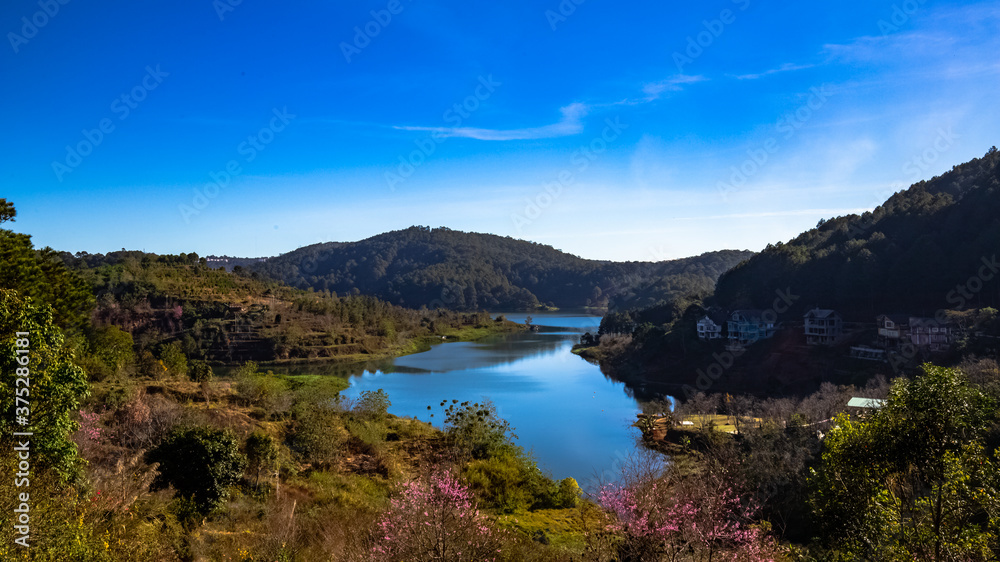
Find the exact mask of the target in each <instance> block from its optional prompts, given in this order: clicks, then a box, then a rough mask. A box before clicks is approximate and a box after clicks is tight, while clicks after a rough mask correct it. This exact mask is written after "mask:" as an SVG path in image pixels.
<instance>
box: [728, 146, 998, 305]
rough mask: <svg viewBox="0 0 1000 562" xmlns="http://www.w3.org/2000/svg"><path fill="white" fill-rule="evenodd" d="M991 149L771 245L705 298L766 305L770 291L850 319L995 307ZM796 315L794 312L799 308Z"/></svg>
mask: <svg viewBox="0 0 1000 562" xmlns="http://www.w3.org/2000/svg"><path fill="white" fill-rule="evenodd" d="M998 249H1000V153H998V151H997V149H996V147H993V148H991V149H990V151H989V152H987V153H986V155H985V156H983V157H982V158H977V159H974V160H972V161H969V162H966V163H965V164H959V165H957V166H955V167H953V168H952V169H951V171H949V172H946V173H944V174H942V175H940V176H937V177H934V178H932V179H930V180H927V181H921V182H919V183H916V184H914V185H912V186H910V188H909V189H906V190H904V191H900V192H899V193H896V194H895V195H893V196H892V197H890V198H889V199H888V200H887V201H886V202H885V203H883V204H882V205H880V206H878V207H876V208H875V209H874V210H872V211H870V212H866V213H864V214H861V215H847V216H842V217H836V218H833V219H830V220H827V221H821V222H820V224H819V225H818V226H817V227H816V228H814V229H812V230H809V231H807V232H804V233H802V234H800V235H799V236H797V237H796V238H794V239H792V240H790V241H789V242H787V243H777V244H774V245H770V246H768V247H767V249H765V250H764V251H762V252H761V253H759V254H757V255H755V256H753V257H752V258H750V259H749V260H748V261H747V262H746V263H743V264H740V265H739V266H737V267H735V268H733V269H732V270H731V271H729V272H727V273H726V274H725V275H723V276H722V277H721V278H720V279H719V283H718V287H717V288H716V290H715V296H714V298H713V299H712V302H713V303H714V304H716V305H718V306H720V307H722V308H725V309H729V310H732V309H738V308H767V307H768V306H770V305H771V303H772V301H773V300H774V296H775V290H777V289H782V290H784V289H786V288H790V289H791V291H792V292H793V293H794V294H796V295H799V296H800V298H799V300H798V301H796V302H795V303H794V305H793V307H792V309H791V312H792V313H802V312H804V309H805V308H807V307H812V306H817V305H818V306H821V307H823V308H833V309H836V310H837V311H839V312H840V313H841V314H842V315H845V316H846V317H848V318H851V319H863V320H867V321H872V319H873V318H874V316H875V315H876V314H882V313H887V312H905V313H911V314H916V315H924V316H934V313H935V311H937V310H940V309H962V308H968V307H972V308H977V307H987V306H988V307H993V308H997V307H1000V284H997V283H996V282H993V283H989V281H990V280H991V279H993V277H994V276H995V275H997V273H998V269H1000V264H998V263H997V262H996V255H997V250H998ZM800 315H801V314H800Z"/></svg>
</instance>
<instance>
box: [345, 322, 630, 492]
mask: <svg viewBox="0 0 1000 562" xmlns="http://www.w3.org/2000/svg"><path fill="white" fill-rule="evenodd" d="M505 316H506V317H507V318H508V319H509V320H513V321H515V322H524V320H525V317H526V316H529V315H528V314H524V313H520V314H516V313H509V314H506V315H505ZM530 316H531V317H532V324H535V325H538V326H542V328H541V329H540V330H539V331H538V332H523V333H516V334H507V335H502V336H496V337H491V338H489V339H486V340H481V341H478V342H455V343H445V344H442V345H438V346H435V347H434V348H432V349H431V350H430V351H427V352H425V353H419V354H414V355H408V356H405V357H400V358H397V359H395V360H394V361H391V365H382V366H381V367H380V368H377V369H373V370H370V371H366V372H364V373H355V374H354V376H352V377H351V387H350V388H349V389H348V390H346V391H345V392H344V394H346V395H347V396H349V397H351V398H354V397H357V396H358V395H360V394H361V392H363V391H365V390H375V389H378V388H382V389H384V390H385V391H386V392H387V393H388V394H389V399H390V400H391V401H392V406H391V407H390V408H389V411H390V412H392V413H393V414H396V415H399V416H412V417H416V418H418V419H422V420H424V421H430V422H432V423H434V424H435V425H437V426H439V427H440V426H441V423H442V421H443V419H442V418H443V414H442V409H441V408H440V406H439V404H440V402H441V401H442V400H452V399H457V400H459V401H460V402H463V401H466V400H468V401H472V402H476V401H481V400H483V399H484V398H488V399H490V400H492V401H493V402H494V404H496V407H497V412H498V413H499V415H500V416H501V417H503V418H505V419H506V420H508V421H509V422H510V424H511V426H513V427H514V428H515V429H514V433H516V434H517V435H518V437H519V439H518V443H519V444H520V445H522V446H523V447H525V449H528V450H531V451H532V452H533V454H534V456H535V459H536V460H537V461H538V464H539V466H540V467H541V468H542V469H543V470H546V471H548V472H550V473H551V474H552V476H554V477H556V478H565V477H567V476H572V477H574V478H576V479H577V480H578V481H580V483H581V485H584V486H585V487H592V486H587V484H588V483H591V482H592V481H593V479H594V477H595V476H597V475H601V476H602V477H604V478H605V479H606V477H607V475H608V474H610V473H613V472H614V470H616V459H620V458H624V457H628V456H630V455H632V454H633V453H634V452H635V450H636V440H637V437H638V431H637V430H636V429H635V428H634V427H632V423H633V422H634V421H635V419H636V418H635V415H636V413H638V411H639V408H638V405H637V404H636V401H635V400H634V399H633V398H632V397H631V396H630V393H629V392H628V391H627V389H626V388H625V385H624V384H622V383H620V382H617V381H614V380H612V379H609V378H608V377H606V376H605V375H604V374H603V373H602V372H601V370H600V368H599V367H598V366H596V365H592V364H590V363H588V362H587V361H585V360H583V359H581V358H580V357H578V356H576V355H574V354H573V353H572V352H571V351H570V350H571V348H572V346H573V344H574V343H576V342H577V341H579V337H580V334H582V333H584V332H586V331H591V332H595V331H596V330H597V327H598V325H599V323H600V317H598V316H592V315H585V314H568V313H554V314H553V313H544V314H530ZM428 406H431V410H428V409H427V407H428ZM432 414H433V415H434V417H431V415H432ZM618 462H620V461H618Z"/></svg>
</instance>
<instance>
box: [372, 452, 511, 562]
mask: <svg viewBox="0 0 1000 562" xmlns="http://www.w3.org/2000/svg"><path fill="white" fill-rule="evenodd" d="M503 535H504V533H503V532H502V531H500V530H498V529H496V528H494V527H493V526H492V524H491V522H490V521H489V519H487V517H486V516H485V515H484V514H482V513H480V512H479V510H478V509H477V507H476V504H475V501H474V499H473V497H472V494H471V493H470V492H469V489H468V488H467V487H465V486H463V485H462V484H461V483H460V482H459V481H458V480H457V479H456V478H455V477H454V476H453V475H452V474H451V472H449V471H447V470H442V471H437V472H434V473H432V474H431V475H430V476H427V477H424V478H421V479H418V480H413V481H410V482H406V483H404V484H402V486H401V487H400V490H399V493H398V496H397V497H396V498H394V499H393V500H392V501H391V503H390V506H389V509H388V511H386V512H385V513H384V514H383V515H382V517H381V518H380V519H379V521H378V523H377V525H376V528H375V531H374V537H373V540H374V545H373V546H372V547H371V550H370V553H369V554H370V559H371V560H378V561H380V562H382V561H384V562H392V561H406V562H411V561H412V562H419V561H425V560H426V561H430V560H448V561H454V562H463V561H470V562H471V561H477V562H481V561H495V560H497V559H498V558H499V555H500V551H501V546H502V544H504V543H505V542H508V541H509V540H510V537H505V536H503Z"/></svg>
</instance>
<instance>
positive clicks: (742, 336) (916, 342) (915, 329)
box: [696, 308, 981, 369]
mask: <svg viewBox="0 0 1000 562" xmlns="http://www.w3.org/2000/svg"><path fill="white" fill-rule="evenodd" d="M723 325H725V326H726V334H725V336H723V333H722V326H723ZM781 328H787V329H801V330H802V333H803V334H804V335H805V342H806V344H807V345H823V346H830V347H849V354H850V356H851V357H854V358H856V359H864V360H868V361H882V362H887V363H889V364H891V365H892V366H893V368H894V369H896V368H898V367H899V366H900V365H902V364H904V363H906V362H907V361H909V360H910V359H912V358H914V357H917V356H918V355H920V356H923V357H925V358H926V357H928V356H929V355H930V354H934V353H944V352H947V351H949V350H950V349H951V347H952V345H954V343H955V342H956V341H958V340H959V339H961V338H962V337H964V336H965V335H966V334H965V330H964V329H963V328H962V326H960V325H959V323H958V322H956V321H951V320H947V319H944V320H938V319H936V318H925V317H920V316H910V315H908V314H880V315H878V316H876V317H875V322H874V324H872V323H869V322H845V321H844V319H843V317H842V316H841V315H840V314H839V313H838V312H837V311H835V310H831V309H825V308H813V309H812V310H810V311H808V312H806V314H805V315H804V316H803V319H802V322H801V323H798V322H796V323H791V324H784V323H783V324H781V325H779V324H777V323H776V322H775V320H774V319H773V318H768V316H767V313H766V312H765V311H762V310H734V311H733V312H732V313H731V314H726V313H724V312H721V311H710V312H709V313H708V314H706V315H705V316H703V317H702V318H701V319H700V320H698V322H697V328H696V329H697V331H698V338H699V339H701V340H717V339H722V338H723V337H725V338H726V339H727V340H728V341H727V345H726V349H727V350H729V351H743V350H744V349H746V347H747V346H749V345H753V344H754V343H756V342H758V341H760V340H764V339H770V338H772V337H773V336H774V335H775V333H776V332H777V331H778V330H779V329H781ZM873 335H874V336H875V337H874V338H872V336H873ZM975 335H981V334H975Z"/></svg>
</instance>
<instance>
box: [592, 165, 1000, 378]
mask: <svg viewBox="0 0 1000 562" xmlns="http://www.w3.org/2000/svg"><path fill="white" fill-rule="evenodd" d="M998 164H1000V152H998V151H997V149H996V148H995V147H994V148H991V149H990V150H989V151H988V152H987V153H986V154H985V155H984V156H983V157H982V158H977V159H974V160H972V161H970V162H967V163H965V164H960V165H957V166H954V167H953V168H952V169H951V171H949V172H947V173H945V174H942V175H941V176H937V177H934V178H932V179H930V180H927V181H921V182H919V183H916V184H914V185H912V186H911V187H910V188H909V189H906V190H904V191H900V192H898V193H896V194H894V195H893V196H891V197H890V198H889V199H888V200H887V201H886V202H885V203H883V204H882V205H880V206H878V207H877V208H875V209H874V210H872V211H870V212H866V213H864V214H861V215H848V216H843V217H836V218H833V219H830V220H826V221H820V224H819V225H818V226H817V227H816V228H814V229H811V230H809V231H807V232H804V233H802V234H800V235H799V236H797V237H795V238H794V239H792V240H791V241H789V242H787V243H777V244H773V245H769V246H768V247H767V248H766V249H765V250H764V251H762V252H760V253H759V254H756V255H754V256H753V257H751V258H750V259H748V260H746V261H744V262H742V263H740V264H738V265H737V266H736V267H734V268H733V269H731V270H730V271H728V272H726V273H724V274H723V275H722V276H721V277H720V279H719V282H718V284H717V287H716V289H715V293H714V294H713V295H712V296H711V297H709V298H707V299H699V298H698V297H697V296H693V295H688V296H685V297H684V298H678V299H675V300H674V301H673V302H671V303H665V304H660V305H656V306H650V307H635V308H631V309H627V310H619V311H615V312H612V313H610V314H608V315H606V316H605V317H604V319H603V320H602V323H601V329H600V336H601V338H602V339H601V343H602V345H601V349H592V350H590V351H588V352H587V353H588V355H592V356H596V357H599V358H600V360H601V361H602V365H603V366H604V367H606V368H607V369H608V370H610V371H613V372H614V374H615V376H616V377H618V378H620V379H622V380H625V381H626V382H629V383H631V384H633V385H635V386H638V387H642V386H644V385H647V384H649V385H654V386H655V385H666V386H664V387H663V388H666V389H667V390H668V391H669V392H673V393H680V392H681V389H682V388H687V389H690V388H693V386H692V385H695V384H696V382H697V381H698V380H699V377H701V379H700V380H702V381H703V382H704V381H708V382H710V383H711V385H712V386H713V388H716V389H721V388H726V389H727V390H730V391H734V392H735V391H743V392H756V393H765V394H771V393H775V392H779V390H780V392H784V393H795V394H801V393H804V392H811V391H812V390H815V389H816V388H818V387H819V385H820V384H822V383H823V382H830V381H834V382H840V383H853V384H861V385H863V384H864V382H865V381H866V380H867V379H868V378H870V377H872V376H876V375H879V374H882V375H886V376H891V375H893V374H898V371H899V369H900V368H903V369H906V370H912V369H914V368H915V367H916V366H918V365H919V364H920V362H921V361H924V360H928V359H929V356H928V355H927V354H928V353H929V352H927V351H926V350H918V351H914V352H910V353H906V354H904V353H895V352H893V354H892V357H891V361H890V363H885V362H871V361H859V360H857V359H851V358H849V357H848V356H847V355H848V352H847V350H846V349H840V350H834V349H825V348H824V349H815V348H811V347H807V346H806V345H805V337H804V336H803V335H802V327H801V326H802V315H803V314H804V312H805V311H806V310H808V309H811V308H813V307H817V306H818V307H821V308H828V309H834V310H836V311H837V312H838V313H839V314H841V315H842V316H843V318H844V319H845V320H846V321H848V322H851V324H852V331H851V334H850V337H849V338H846V341H847V343H846V345H850V344H854V345H872V344H873V343H874V340H875V337H876V330H875V319H876V316H877V315H879V314H896V313H899V314H904V315H910V316H917V317H920V316H923V317H928V318H933V319H935V320H936V321H937V322H940V323H944V324H948V323H955V324H957V325H959V326H961V327H962V329H963V335H962V337H961V338H960V339H959V340H958V341H956V342H955V345H953V346H951V348H950V349H949V351H948V352H947V354H944V355H942V354H939V355H938V356H937V357H935V358H934V360H936V361H943V362H945V363H946V364H955V363H957V362H959V361H961V360H962V359H963V358H964V357H971V356H976V355H978V356H983V355H986V356H993V355H995V354H996V351H997V345H996V341H997V339H996V338H997V337H998V336H1000V318H998V316H997V312H996V309H997V308H998V307H1000V282H998V281H997V279H998V277H1000V276H998V273H1000V263H998V262H997V250H998V249H1000V165H998ZM776 303H777V306H776ZM772 307H774V308H773V311H774V312H775V313H776V314H775V317H776V319H777V321H778V322H779V323H781V325H782V329H779V330H778V333H777V334H776V335H775V337H773V338H769V339H763V340H761V341H760V342H757V343H755V344H754V345H751V346H749V347H748V348H747V349H746V350H745V352H743V353H742V354H741V355H740V357H739V359H738V360H733V359H732V357H729V359H724V360H722V361H720V360H719V359H718V358H719V357H724V355H723V354H724V353H728V352H725V351H724V345H725V341H724V339H720V340H714V341H702V340H699V339H698V337H697V334H696V323H697V322H698V320H699V319H701V318H703V317H704V316H705V315H706V314H710V313H711V314H713V315H714V316H715V317H716V318H718V319H719V320H720V321H724V320H722V319H723V317H725V313H727V312H731V311H733V310H738V309H760V310H771V309H772ZM605 336H606V337H605ZM590 343H595V342H594V341H593V340H591V341H590ZM720 366H721V367H724V368H723V369H721V371H724V373H723V374H721V376H719V375H718V374H717V376H719V378H718V380H714V379H711V380H710V379H707V378H705V377H706V375H705V373H706V369H708V368H709V367H713V368H718V367H720Z"/></svg>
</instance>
